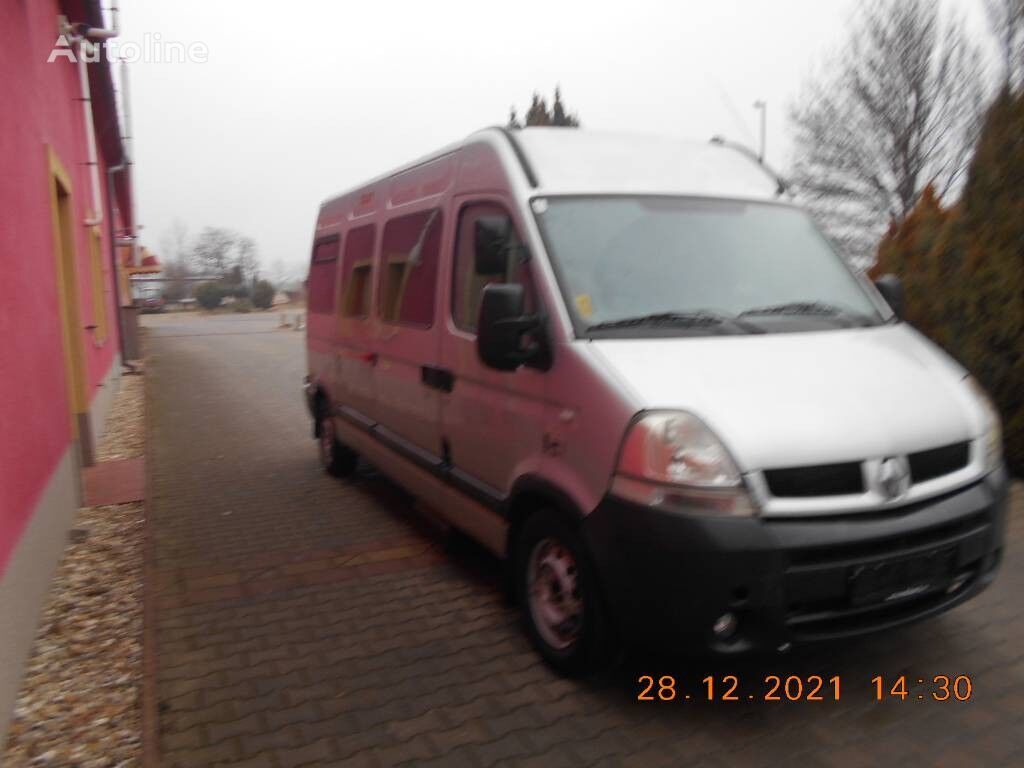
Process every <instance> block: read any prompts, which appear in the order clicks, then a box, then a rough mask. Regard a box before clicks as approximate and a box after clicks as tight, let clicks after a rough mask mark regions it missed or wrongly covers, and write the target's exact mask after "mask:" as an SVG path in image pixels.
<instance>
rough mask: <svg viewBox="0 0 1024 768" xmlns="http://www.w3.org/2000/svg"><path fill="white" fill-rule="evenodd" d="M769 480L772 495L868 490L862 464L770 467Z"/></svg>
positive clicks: (845, 492) (793, 496) (851, 492)
mask: <svg viewBox="0 0 1024 768" xmlns="http://www.w3.org/2000/svg"><path fill="white" fill-rule="evenodd" d="M764 479H765V482H767V483H768V490H769V491H771V493H772V496H776V497H779V498H800V497H811V496H841V495H845V494H856V493H864V474H863V473H862V472H861V469H860V463H859V462H855V461H851V462H846V463H845V464H820V465H818V466H815V467H793V468H791V469H766V470H765V472H764Z"/></svg>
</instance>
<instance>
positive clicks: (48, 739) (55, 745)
mask: <svg viewBox="0 0 1024 768" xmlns="http://www.w3.org/2000/svg"><path fill="white" fill-rule="evenodd" d="M142 384H143V382H142V377H141V376H125V377H124V378H122V380H121V390H120V392H119V393H118V394H117V397H116V398H115V401H114V405H113V408H112V410H111V413H110V417H109V419H108V432H107V434H106V435H105V436H104V439H103V441H102V444H101V445H100V447H99V451H98V454H97V455H98V456H99V457H101V458H102V459H104V460H111V459H122V458H132V457H135V456H140V455H142V448H143V441H144V429H145V424H144V421H143V386H142ZM144 521H145V514H144V505H143V504H142V502H133V503H130V504H116V505H111V506H102V507H83V508H81V509H79V510H78V514H77V515H76V517H75V523H74V527H73V528H72V530H71V534H70V540H69V544H68V546H67V548H66V549H65V550H64V558H63V560H62V562H61V564H60V567H59V569H58V570H57V573H56V574H55V576H54V580H53V583H52V584H51V587H50V594H49V597H48V599H47V604H46V606H45V608H44V609H43V613H42V616H41V618H40V624H39V628H38V631H37V633H36V640H35V645H34V647H33V649H32V656H31V659H30V660H29V662H28V665H27V666H26V669H25V677H24V680H23V681H22V687H21V692H20V694H19V696H18V702H17V704H16V706H15V710H14V717H13V719H12V721H11V726H10V731H9V735H8V741H7V747H6V750H5V751H4V753H3V754H2V757H0V765H3V766H6V767H7V768H13V767H14V766H61V767H62V768H63V767H64V766H68V767H70V766H77V767H78V768H100V766H103V767H107V766H137V765H140V764H141V756H142V743H141V729H142V726H141V710H140V699H141V692H142V574H143V562H142V553H143V541H144Z"/></svg>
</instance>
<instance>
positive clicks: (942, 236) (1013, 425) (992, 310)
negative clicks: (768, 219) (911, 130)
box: [872, 90, 1024, 475]
mask: <svg viewBox="0 0 1024 768" xmlns="http://www.w3.org/2000/svg"><path fill="white" fill-rule="evenodd" d="M884 272H894V273H896V274H898V275H900V277H901V278H902V279H903V282H904V286H905V292H906V317H907V319H908V320H909V321H910V322H911V323H912V324H913V325H915V326H916V327H917V328H919V329H920V330H921V331H922V332H924V333H926V334H928V336H930V337H931V338H932V339H933V340H934V341H936V342H938V343H939V344H941V345H942V346H944V347H945V348H946V349H947V350H948V351H949V352H950V353H952V355H953V356H954V357H956V358H957V359H958V360H960V362H962V363H963V364H964V365H965V366H966V367H967V369H968V370H970V371H971V373H973V374H974V375H975V376H977V378H978V380H979V381H980V382H981V384H982V386H983V387H984V388H985V389H986V390H987V391H988V392H989V393H990V394H991V395H992V398H993V400H994V401H995V404H996V407H997V408H998V410H999V412H1000V414H1001V416H1002V418H1003V433H1004V445H1005V449H1006V461H1007V464H1008V465H1009V467H1010V470H1011V472H1013V473H1015V474H1017V475H1022V474H1024V93H1022V94H1017V95H1013V94H1011V93H1010V92H1009V91H1008V90H1004V92H1003V93H1002V95H1000V96H999V97H998V98H997V99H996V101H995V102H994V103H993V105H992V106H991V108H990V109H989V112H988V114H987V116H986V119H985V123H984V127H983V129H982V132H981V136H980V139H979V141H978V144H977V147H976V148H975V153H974V158H973V160H972V162H971V165H970V168H969V172H968V178H967V183H966V185H965V187H964V193H963V197H962V198H961V200H960V202H959V203H958V204H957V205H956V206H954V207H952V208H947V209H944V208H943V207H942V206H941V204H940V203H939V201H938V199H937V198H936V196H935V195H934V193H932V192H931V191H930V189H928V190H926V191H925V193H924V194H923V195H922V197H921V200H920V201H919V202H918V204H917V206H915V208H914V209H913V210H912V212H911V213H910V215H908V216H907V217H906V218H905V219H904V221H903V222H902V223H901V224H900V225H898V226H894V227H892V228H891V229H890V231H889V233H888V234H887V235H886V237H885V238H884V240H883V241H882V244H881V245H880V247H879V251H878V263H877V264H876V266H875V267H874V269H873V270H872V274H874V275H878V274H881V273H884Z"/></svg>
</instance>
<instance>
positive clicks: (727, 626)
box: [711, 613, 740, 640]
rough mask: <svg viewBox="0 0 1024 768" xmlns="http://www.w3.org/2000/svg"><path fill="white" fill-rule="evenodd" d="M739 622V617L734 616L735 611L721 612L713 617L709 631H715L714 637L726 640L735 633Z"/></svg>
mask: <svg viewBox="0 0 1024 768" xmlns="http://www.w3.org/2000/svg"><path fill="white" fill-rule="evenodd" d="M739 624H740V622H739V619H737V618H736V614H735V613H723V614H722V615H721V616H719V617H718V618H717V619H715V623H714V624H712V625H711V631H712V632H714V633H715V637H717V638H718V639H719V640H728V639H729V638H730V637H732V636H733V635H734V634H736V628H737V627H738V626H739Z"/></svg>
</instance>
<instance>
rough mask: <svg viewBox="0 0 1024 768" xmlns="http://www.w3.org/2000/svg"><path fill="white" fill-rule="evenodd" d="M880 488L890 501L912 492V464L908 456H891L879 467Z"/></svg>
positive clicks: (883, 460)
mask: <svg viewBox="0 0 1024 768" xmlns="http://www.w3.org/2000/svg"><path fill="white" fill-rule="evenodd" d="M878 488H879V490H881V492H882V494H883V495H884V496H885V497H886V498H888V499H889V500H892V499H898V498H899V497H901V496H903V495H905V494H906V493H907V491H909V490H910V464H909V463H908V462H907V457H906V456H890V457H888V458H886V459H882V463H881V464H879V465H878Z"/></svg>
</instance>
